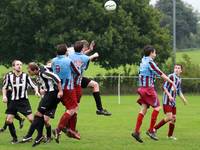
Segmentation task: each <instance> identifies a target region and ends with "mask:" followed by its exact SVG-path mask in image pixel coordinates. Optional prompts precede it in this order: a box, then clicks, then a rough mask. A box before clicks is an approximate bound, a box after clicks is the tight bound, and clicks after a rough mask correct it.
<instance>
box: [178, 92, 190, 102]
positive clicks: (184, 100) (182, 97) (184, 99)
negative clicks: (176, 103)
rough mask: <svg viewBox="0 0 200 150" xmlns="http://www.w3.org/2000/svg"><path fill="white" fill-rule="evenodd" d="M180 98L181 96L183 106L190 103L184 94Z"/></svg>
mask: <svg viewBox="0 0 200 150" xmlns="http://www.w3.org/2000/svg"><path fill="white" fill-rule="evenodd" d="M179 96H180V98H181V100H182V101H183V104H184V105H186V104H187V103H188V101H187V100H186V98H185V96H184V95H183V93H182V92H180V94H179Z"/></svg>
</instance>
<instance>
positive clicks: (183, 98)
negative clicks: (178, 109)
mask: <svg viewBox="0 0 200 150" xmlns="http://www.w3.org/2000/svg"><path fill="white" fill-rule="evenodd" d="M177 93H178V95H179V97H180V98H181V100H182V101H183V104H184V105H186V104H187V103H188V102H187V100H186V98H185V96H184V95H183V93H182V89H181V82H180V84H179V86H178V89H177Z"/></svg>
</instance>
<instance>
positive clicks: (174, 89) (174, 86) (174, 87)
mask: <svg viewBox="0 0 200 150" xmlns="http://www.w3.org/2000/svg"><path fill="white" fill-rule="evenodd" d="M172 86H173V87H172V88H173V91H174V92H176V85H175V84H174V82H172Z"/></svg>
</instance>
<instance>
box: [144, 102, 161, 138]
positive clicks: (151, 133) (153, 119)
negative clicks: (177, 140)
mask: <svg viewBox="0 0 200 150" xmlns="http://www.w3.org/2000/svg"><path fill="white" fill-rule="evenodd" d="M160 109H161V107H160V106H157V107H155V108H154V109H153V112H152V114H151V121H150V127H149V129H148V130H147V132H146V134H147V135H148V136H149V137H150V138H151V139H153V140H158V138H157V136H156V134H155V132H154V126H155V124H156V120H157V117H158V114H159V111H160Z"/></svg>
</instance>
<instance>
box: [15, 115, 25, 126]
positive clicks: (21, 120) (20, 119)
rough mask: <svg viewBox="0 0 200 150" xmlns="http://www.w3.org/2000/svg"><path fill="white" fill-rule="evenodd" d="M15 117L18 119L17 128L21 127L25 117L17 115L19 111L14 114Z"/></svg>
mask: <svg viewBox="0 0 200 150" xmlns="http://www.w3.org/2000/svg"><path fill="white" fill-rule="evenodd" d="M15 119H17V120H18V121H19V128H20V129H22V128H23V126H24V121H25V119H24V118H22V117H21V116H20V115H19V113H16V114H15Z"/></svg>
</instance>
